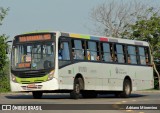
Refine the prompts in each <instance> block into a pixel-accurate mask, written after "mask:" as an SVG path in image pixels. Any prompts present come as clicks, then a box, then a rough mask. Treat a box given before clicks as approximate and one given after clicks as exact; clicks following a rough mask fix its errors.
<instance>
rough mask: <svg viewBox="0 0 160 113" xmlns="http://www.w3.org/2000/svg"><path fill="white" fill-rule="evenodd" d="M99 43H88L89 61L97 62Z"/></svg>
mask: <svg viewBox="0 0 160 113" xmlns="http://www.w3.org/2000/svg"><path fill="white" fill-rule="evenodd" d="M96 43H97V42H93V41H88V43H87V44H88V46H87V59H88V60H92V61H97V57H98V56H97V53H98V52H97V44H96Z"/></svg>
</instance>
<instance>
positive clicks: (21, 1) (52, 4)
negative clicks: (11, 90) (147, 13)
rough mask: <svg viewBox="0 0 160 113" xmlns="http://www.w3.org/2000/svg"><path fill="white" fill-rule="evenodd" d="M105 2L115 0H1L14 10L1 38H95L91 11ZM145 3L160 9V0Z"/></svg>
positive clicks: (6, 22)
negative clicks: (49, 34)
mask: <svg viewBox="0 0 160 113" xmlns="http://www.w3.org/2000/svg"><path fill="white" fill-rule="evenodd" d="M105 1H106V2H110V1H112V0H0V7H4V8H7V7H9V8H10V11H9V12H8V15H7V16H6V18H5V20H4V21H3V25H2V26H1V27H0V34H7V35H8V36H10V39H13V37H14V36H15V35H17V34H21V33H25V32H30V31H35V30H53V31H57V30H60V31H66V32H73V33H82V34H91V31H90V29H89V27H90V26H92V25H91V24H92V23H91V20H90V19H89V15H90V12H91V9H92V8H93V7H96V6H97V5H98V4H101V3H104V2H105ZM115 1H117V2H119V3H120V2H121V0H115ZM123 1H126V2H130V1H131V0H123ZM141 1H143V2H144V3H146V2H148V3H149V4H152V3H154V4H156V5H157V4H158V6H160V1H159V0H141ZM92 27H93V26H92ZM91 29H92V28H91Z"/></svg>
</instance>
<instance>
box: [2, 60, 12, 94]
mask: <svg viewBox="0 0 160 113" xmlns="http://www.w3.org/2000/svg"><path fill="white" fill-rule="evenodd" d="M9 72H10V68H9V61H7V63H6V65H5V66H4V68H3V71H0V92H9V91H10V81H9V80H10V79H9Z"/></svg>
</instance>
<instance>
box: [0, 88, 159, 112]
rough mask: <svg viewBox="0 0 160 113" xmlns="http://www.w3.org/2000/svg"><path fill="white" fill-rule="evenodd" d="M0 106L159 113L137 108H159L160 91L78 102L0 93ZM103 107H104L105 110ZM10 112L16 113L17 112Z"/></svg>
mask: <svg viewBox="0 0 160 113" xmlns="http://www.w3.org/2000/svg"><path fill="white" fill-rule="evenodd" d="M0 104H3V105H4V104H8V105H10V104H13V105H17V104H20V105H22V106H25V105H32V104H35V105H37V106H38V105H44V106H46V105H45V104H48V105H47V106H49V109H54V110H42V111H33V110H30V111H21V112H24V113H25V112H26V113H28V112H29V113H40V112H45V113H51V112H52V113H53V112H54V113H74V112H77V113H160V110H150V109H149V110H144V109H143V110H137V107H140V106H143V107H144V106H145V107H146V105H144V104H147V105H148V106H147V107H152V106H153V107H154V108H155V107H158V108H160V91H145V92H133V93H132V95H131V97H130V98H115V97H114V95H111V94H109V95H98V97H97V98H92V99H89V98H88V99H84V98H80V99H78V100H74V99H70V96H69V94H50V93H49V94H44V95H43V97H42V99H33V98H32V94H31V93H6V94H5V93H2V94H0ZM156 104H157V105H156ZM55 106H56V107H55ZM102 106H103V107H102ZM104 106H106V108H105V107H104ZM130 106H131V107H134V108H136V109H135V110H134V109H131V110H130V109H126V107H130ZM67 108H68V109H67ZM66 109H67V110H66ZM76 109H81V110H76ZM108 109H109V110H108ZM116 109H122V110H116ZM1 112H6V113H8V111H0V113H1ZM10 112H12V113H14V112H15V113H17V112H19V111H10Z"/></svg>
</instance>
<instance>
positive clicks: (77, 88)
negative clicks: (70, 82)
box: [75, 84, 80, 93]
mask: <svg viewBox="0 0 160 113" xmlns="http://www.w3.org/2000/svg"><path fill="white" fill-rule="evenodd" d="M75 92H76V93H79V92H80V88H79V84H76V86H75Z"/></svg>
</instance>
